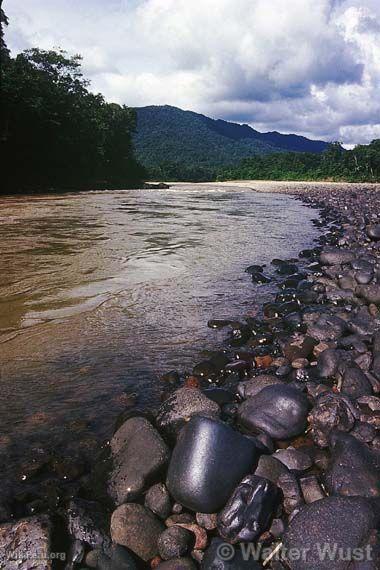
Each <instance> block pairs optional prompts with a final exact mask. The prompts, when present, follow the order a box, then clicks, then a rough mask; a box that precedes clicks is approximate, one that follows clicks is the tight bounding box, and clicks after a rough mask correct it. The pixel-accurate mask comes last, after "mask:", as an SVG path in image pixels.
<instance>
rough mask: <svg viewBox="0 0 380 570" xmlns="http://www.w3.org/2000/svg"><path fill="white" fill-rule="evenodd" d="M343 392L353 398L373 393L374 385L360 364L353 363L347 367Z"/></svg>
mask: <svg viewBox="0 0 380 570" xmlns="http://www.w3.org/2000/svg"><path fill="white" fill-rule="evenodd" d="M341 393H342V394H344V395H346V396H349V397H350V398H352V399H353V400H356V399H357V398H361V397H362V396H371V395H372V386H371V384H370V382H369V380H368V379H367V376H366V375H365V374H364V372H362V370H361V369H360V368H359V367H358V366H353V365H351V366H349V367H348V368H346V370H345V372H344V375H343V381H342V389H341Z"/></svg>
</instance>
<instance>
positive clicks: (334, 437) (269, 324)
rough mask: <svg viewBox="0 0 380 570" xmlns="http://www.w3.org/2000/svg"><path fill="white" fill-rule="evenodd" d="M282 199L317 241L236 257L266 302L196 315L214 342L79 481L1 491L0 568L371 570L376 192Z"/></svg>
mask: <svg viewBox="0 0 380 570" xmlns="http://www.w3.org/2000/svg"><path fill="white" fill-rule="evenodd" d="M287 191H288V192H291V193H293V194H295V195H298V196H299V197H300V199H302V200H304V201H305V202H307V203H308V204H309V205H310V206H311V207H313V208H316V209H319V211H320V220H318V221H316V224H318V225H320V227H321V237H320V239H319V243H318V245H317V247H315V248H314V249H310V250H305V251H302V252H300V255H299V258H298V259H290V260H279V259H276V260H273V262H272V268H266V267H262V266H258V265H254V263H255V260H252V263H253V265H252V266H250V267H248V268H247V272H248V274H249V275H250V276H251V278H252V281H253V283H255V284H256V285H257V286H260V284H263V283H268V282H273V283H275V284H276V285H277V288H278V293H277V295H276V296H275V298H273V301H272V302H270V303H267V304H265V305H264V306H263V307H262V308H261V310H260V311H258V312H257V314H255V315H254V316H250V317H249V318H245V319H244V320H242V321H241V322H235V321H233V322H232V321H224V320H223V321H222V320H218V315H213V320H210V322H209V326H210V327H212V328H219V327H223V328H224V327H226V329H227V330H228V331H229V343H228V346H227V347H225V349H223V350H221V351H220V352H218V353H213V354H211V355H209V357H208V358H207V359H206V360H204V361H203V362H200V363H198V364H197V365H196V366H195V367H194V369H193V373H192V375H191V376H188V377H186V378H180V377H179V375H178V374H177V373H176V372H171V373H168V374H167V375H166V376H165V377H163V378H162V405H161V407H160V408H159V409H158V410H155V411H152V412H146V411H143V410H139V409H138V408H137V407H135V406H134V405H133V399H132V400H131V402H130V406H129V407H126V410H125V412H124V413H123V414H122V416H121V417H119V418H118V420H117V422H116V427H115V433H114V434H113V436H112V438H111V440H110V442H109V445H106V446H105V449H104V450H102V452H101V453H100V455H99V458H98V460H97V461H96V465H95V467H94V469H93V470H92V472H91V473H90V474H87V473H86V474H84V475H83V472H82V471H81V470H77V471H75V466H71V472H70V475H69V479H70V480H71V481H72V482H73V483H72V484H71V485H69V486H68V487H67V488H65V487H64V485H63V486H61V487H59V486H58V487H57V486H56V485H51V486H50V487H47V486H45V488H44V490H43V497H42V496H40V497H39V496H38V493H37V495H36V496H29V495H27V494H25V496H24V497H20V496H18V497H17V500H14V498H12V497H8V498H1V499H0V521H2V522H1V524H0V567H1V568H5V569H9V570H13V569H16V568H17V569H23V570H24V569H28V570H31V569H38V570H42V569H48V568H51V567H56V568H66V569H67V570H69V569H75V570H80V569H84V568H98V569H99V570H106V569H107V570H132V569H136V568H158V569H162V570H165V569H169V570H171V569H172V570H181V569H183V570H186V569H192V568H201V569H203V570H212V569H215V570H224V569H226V570H227V569H243V568H247V569H248V568H251V569H252V568H271V569H273V570H281V569H291V570H309V569H312V570H323V569H337V570H340V569H342V570H343V569H351V570H354V569H356V570H359V569H361V570H362V569H366V570H367V569H376V568H379V564H380V562H379V560H380V558H379V555H380V553H379V543H378V532H377V531H378V528H379V511H380V508H379V507H380V431H379V430H380V397H379V394H380V311H379V308H380V191H379V189H378V187H375V186H372V187H371V186H369V187H364V186H363V187H360V188H357V187H349V186H348V187H345V191H344V192H342V191H341V189H340V188H331V187H330V188H328V189H326V188H325V187H324V186H322V185H318V186H315V187H312V188H309V191H308V192H307V193H305V190H304V189H303V188H301V187H291V188H289V189H287ZM66 467H67V466H66ZM66 471H67V469H66ZM68 471H70V469H69V470H68Z"/></svg>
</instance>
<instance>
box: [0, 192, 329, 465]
mask: <svg viewBox="0 0 380 570" xmlns="http://www.w3.org/2000/svg"><path fill="white" fill-rule="evenodd" d="M316 216H317V214H316V212H315V210H311V209H309V208H307V207H306V206H304V205H303V204H302V203H301V202H299V201H297V200H295V199H294V198H292V197H290V196H285V195H280V194H270V193H268V194H260V193H256V192H254V191H251V190H249V189H247V188H241V189H239V188H228V187H225V186H224V187H218V186H215V187H214V186H210V185H208V186H202V185H190V184H189V185H181V186H178V187H175V186H174V187H172V188H170V189H169V190H134V191H113V192H108V191H104V192H90V193H72V194H62V195H55V196H50V197H47V196H34V197H8V198H7V197H5V198H1V199H0V253H1V255H0V290H1V295H0V374H1V376H0V382H1V390H0V459H2V458H3V459H4V462H3V463H4V465H6V467H5V469H4V470H3V475H4V474H5V473H8V474H9V473H12V474H14V471H15V469H16V473H22V467H19V463H20V462H21V463H22V458H23V457H24V456H25V454H27V453H29V454H30V453H33V452H34V451H33V450H35V453H38V450H39V449H40V448H41V446H44V445H49V446H51V447H53V448H54V449H56V450H62V452H63V453H66V450H68V449H69V448H72V447H73V445H74V446H78V445H79V444H78V442H79V441H80V442H83V447H84V448H85V447H86V445H87V449H90V450H91V449H95V447H96V445H97V442H98V441H99V440H100V439H101V438H104V437H107V436H109V435H110V430H111V426H112V425H113V422H114V420H115V417H116V416H117V413H118V412H120V411H121V410H122V409H123V408H124V406H125V397H126V396H125V394H130V393H132V392H137V393H138V395H139V400H138V403H139V405H142V406H154V405H156V404H157V402H158V397H159V385H160V384H159V377H160V375H161V374H162V373H164V372H166V371H168V370H171V369H178V370H180V371H185V370H191V368H192V366H193V365H194V364H195V363H196V362H197V360H199V359H200V358H201V352H202V351H203V350H205V349H208V350H212V349H215V348H219V347H220V346H221V344H222V342H223V335H224V333H223V332H215V331H212V330H210V329H209V328H208V327H207V321H208V319H210V318H231V317H232V318H241V317H242V316H244V315H249V314H250V313H251V312H252V311H253V310H254V307H255V305H256V304H257V303H258V302H259V301H261V300H262V299H263V298H264V297H265V295H268V292H269V291H270V288H268V287H267V286H266V287H263V288H258V287H256V286H254V285H253V284H252V282H251V280H250V277H249V275H248V274H247V273H245V272H244V269H245V267H246V266H247V265H250V264H252V263H262V264H264V263H266V264H268V263H270V260H271V259H272V258H274V257H280V258H284V259H285V258H290V257H292V256H295V255H297V254H298V252H299V250H300V249H302V248H303V247H307V246H310V245H311V244H312V242H313V239H314V238H316V237H317V235H318V230H317V229H316V228H315V227H314V225H313V224H312V219H313V218H315V217H316ZM123 394H124V395H123ZM17 469H18V470H19V471H17ZM20 469H21V471H20Z"/></svg>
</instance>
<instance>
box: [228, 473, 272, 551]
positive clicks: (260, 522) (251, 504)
mask: <svg viewBox="0 0 380 570" xmlns="http://www.w3.org/2000/svg"><path fill="white" fill-rule="evenodd" d="M277 499H278V490H277V487H276V485H274V484H273V483H272V482H271V481H269V480H268V479H264V478H263V477H258V476H257V475H248V476H247V477H245V478H244V479H243V480H242V481H241V483H240V484H239V485H238V487H237V488H236V489H235V491H234V492H233V494H232V495H231V497H230V499H229V501H228V503H227V504H226V506H225V507H224V509H223V510H222V511H221V512H220V513H219V516H218V531H219V534H220V536H221V537H222V538H225V539H226V540H228V541H230V542H232V543H236V542H252V541H254V540H255V539H256V538H257V537H258V536H259V535H260V534H262V533H263V532H264V531H265V530H266V529H267V528H268V526H269V522H270V519H271V518H272V516H273V513H274V510H275V508H276V503H277Z"/></svg>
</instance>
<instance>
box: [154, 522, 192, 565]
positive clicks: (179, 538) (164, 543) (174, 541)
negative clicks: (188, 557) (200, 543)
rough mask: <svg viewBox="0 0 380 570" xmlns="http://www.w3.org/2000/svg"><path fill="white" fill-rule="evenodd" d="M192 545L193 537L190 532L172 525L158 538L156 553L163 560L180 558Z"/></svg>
mask: <svg viewBox="0 0 380 570" xmlns="http://www.w3.org/2000/svg"><path fill="white" fill-rule="evenodd" d="M193 543H194V537H193V534H192V533H191V532H189V531H188V530H186V529H184V528H182V527H180V526H176V525H174V526H172V527H170V528H167V529H166V530H164V532H163V533H162V534H160V536H159V537H158V552H159V555H160V556H161V558H163V559H164V560H169V559H170V558H180V557H181V556H183V555H185V554H187V553H188V552H189V551H190V550H191V548H192V546H193Z"/></svg>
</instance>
